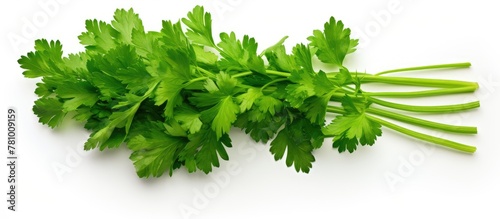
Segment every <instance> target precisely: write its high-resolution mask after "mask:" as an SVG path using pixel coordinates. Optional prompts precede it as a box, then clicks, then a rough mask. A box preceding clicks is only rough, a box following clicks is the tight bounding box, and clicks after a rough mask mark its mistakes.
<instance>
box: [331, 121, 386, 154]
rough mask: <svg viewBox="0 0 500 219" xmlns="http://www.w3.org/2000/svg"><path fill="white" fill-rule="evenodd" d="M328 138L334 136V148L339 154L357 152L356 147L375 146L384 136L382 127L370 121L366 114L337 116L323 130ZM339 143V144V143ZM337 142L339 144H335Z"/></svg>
mask: <svg viewBox="0 0 500 219" xmlns="http://www.w3.org/2000/svg"><path fill="white" fill-rule="evenodd" d="M323 133H324V134H325V135H327V136H334V139H333V141H334V144H333V147H334V148H338V150H339V152H343V151H345V149H347V150H349V152H351V153H352V152H353V151H354V150H356V145H358V144H361V145H363V146H364V145H373V144H374V143H375V140H377V136H381V135H382V130H381V125H380V124H378V123H376V122H374V121H372V120H369V119H368V118H367V117H366V116H365V114H364V113H361V114H350V115H345V116H337V117H335V119H334V120H333V121H332V123H331V124H330V125H328V126H326V127H325V128H324V129H323ZM337 141H338V142H337ZM335 142H337V143H335Z"/></svg>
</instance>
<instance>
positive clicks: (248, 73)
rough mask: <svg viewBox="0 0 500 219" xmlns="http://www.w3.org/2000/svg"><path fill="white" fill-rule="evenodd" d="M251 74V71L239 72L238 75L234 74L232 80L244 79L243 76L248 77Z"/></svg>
mask: <svg viewBox="0 0 500 219" xmlns="http://www.w3.org/2000/svg"><path fill="white" fill-rule="evenodd" d="M251 74H253V72H251V71H246V72H241V73H238V74H234V75H233V78H239V77H245V76H248V75H251Z"/></svg>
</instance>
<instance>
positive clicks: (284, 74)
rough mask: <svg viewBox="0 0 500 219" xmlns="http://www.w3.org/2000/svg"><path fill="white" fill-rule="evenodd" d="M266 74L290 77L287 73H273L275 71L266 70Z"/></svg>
mask: <svg viewBox="0 0 500 219" xmlns="http://www.w3.org/2000/svg"><path fill="white" fill-rule="evenodd" d="M266 74H269V75H276V76H280V77H287V78H288V77H290V75H291V74H290V73H288V72H282V71H275V70H266Z"/></svg>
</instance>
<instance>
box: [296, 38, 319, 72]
mask: <svg viewBox="0 0 500 219" xmlns="http://www.w3.org/2000/svg"><path fill="white" fill-rule="evenodd" d="M293 57H294V58H295V62H296V63H297V64H298V65H299V66H301V67H302V68H303V69H304V70H305V71H306V72H314V69H313V64H312V56H311V50H310V49H309V46H306V45H304V44H297V45H296V46H295V47H293Z"/></svg>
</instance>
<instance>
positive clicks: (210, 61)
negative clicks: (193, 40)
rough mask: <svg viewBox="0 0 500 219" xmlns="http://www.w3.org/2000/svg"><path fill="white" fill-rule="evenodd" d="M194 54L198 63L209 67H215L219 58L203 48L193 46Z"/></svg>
mask: <svg viewBox="0 0 500 219" xmlns="http://www.w3.org/2000/svg"><path fill="white" fill-rule="evenodd" d="M193 49H194V52H195V53H196V61H197V62H201V63H203V64H207V65H213V66H215V65H216V64H217V60H218V59H219V57H218V56H217V55H215V54H214V53H213V52H209V51H205V49H203V47H201V46H197V45H195V46H193Z"/></svg>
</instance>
